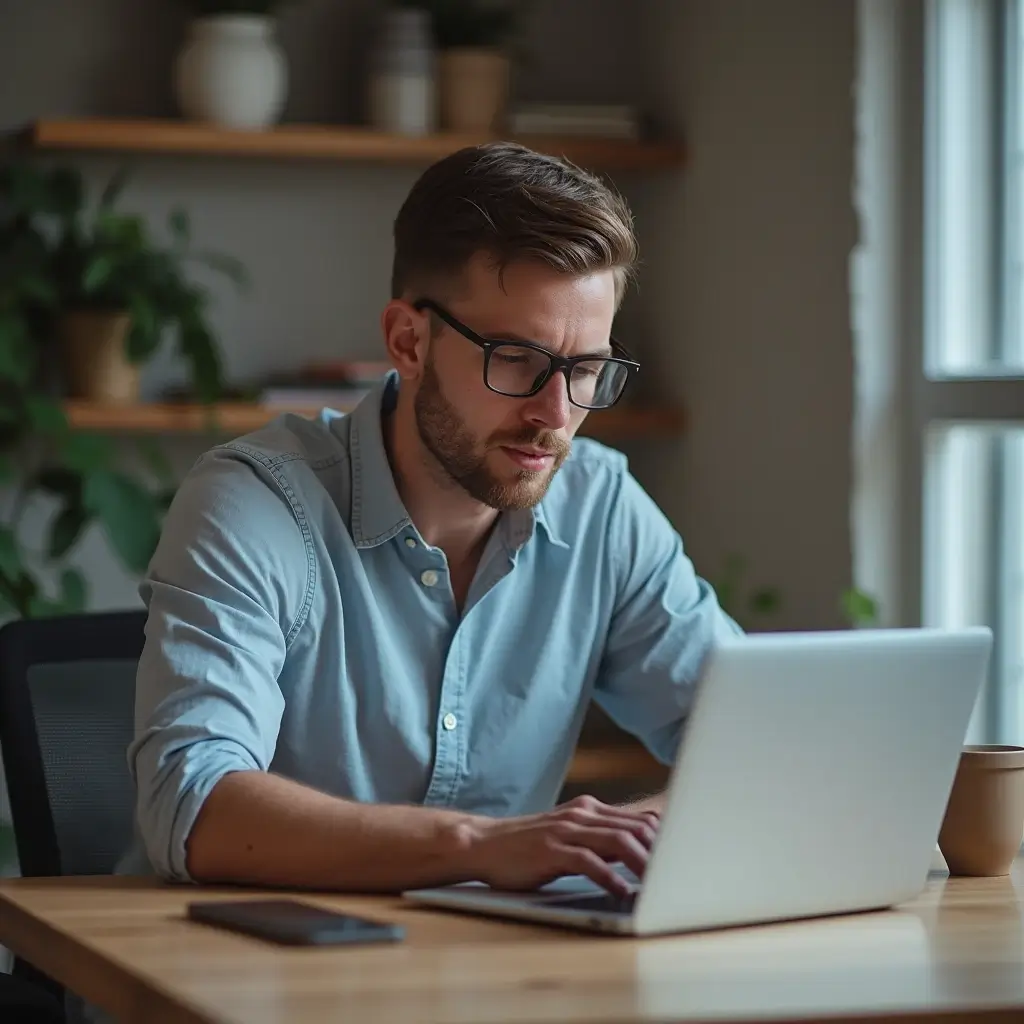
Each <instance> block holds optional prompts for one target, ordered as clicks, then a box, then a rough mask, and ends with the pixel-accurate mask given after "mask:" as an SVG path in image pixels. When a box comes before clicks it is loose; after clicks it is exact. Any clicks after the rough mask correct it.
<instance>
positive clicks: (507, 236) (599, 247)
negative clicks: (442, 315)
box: [391, 142, 637, 302]
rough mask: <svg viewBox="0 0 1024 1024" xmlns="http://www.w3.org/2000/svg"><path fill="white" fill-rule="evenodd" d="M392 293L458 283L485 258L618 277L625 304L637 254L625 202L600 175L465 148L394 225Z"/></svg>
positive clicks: (491, 147) (520, 152)
mask: <svg viewBox="0 0 1024 1024" xmlns="http://www.w3.org/2000/svg"><path fill="white" fill-rule="evenodd" d="M394 240H395V257H394V266H393V271H392V277H391V294H392V297H394V298H400V297H401V296H402V295H404V294H406V292H409V291H416V290H419V289H423V288H425V287H428V286H431V285H433V286H436V285H437V283H438V282H439V280H440V281H442V282H443V281H444V279H445V278H448V279H454V278H456V277H457V276H458V274H459V273H460V272H461V271H462V270H463V269H464V268H465V267H466V265H467V264H468V263H469V261H470V260H471V259H472V258H473V257H474V256H476V255H477V254H478V253H486V254H487V255H488V256H490V257H491V258H492V259H493V261H494V264H495V266H496V268H497V269H498V272H499V274H501V273H502V272H503V271H504V269H505V268H506V267H507V266H509V265H510V264H512V263H518V262H529V261H536V262H541V263H546V264H547V265H548V266H551V267H553V268H555V269H556V270H559V271H562V272H564V273H566V274H574V275H582V274H590V273H594V272H596V271H599V270H612V271H614V272H615V284H616V289H615V290H616V299H617V301H618V302H621V300H622V296H623V294H624V293H625V290H626V285H627V283H628V281H629V279H630V277H631V276H632V274H633V272H634V268H635V263H636V258H637V244H636V237H635V236H634V234H633V218H632V215H631V213H630V211H629V207H628V206H627V204H626V201H625V200H624V199H623V198H622V196H620V195H619V194H618V193H617V192H615V191H614V190H613V189H612V188H610V187H609V186H607V185H606V184H605V183H604V182H603V181H602V180H601V179H600V178H598V177H596V176H595V175H593V174H589V173H588V172H586V171H583V170H581V169H580V168H578V167H576V166H574V165H573V164H571V163H569V162H567V161H565V160H560V159H557V158H555V157H551V156H545V155H543V154H541V153H536V152H534V151H533V150H531V149H527V148H526V147H525V146H520V145H516V144H515V143H510V142H494V143H487V144H485V145H481V146H472V147H469V148H468V149H462V150H459V151H458V152H456V153H453V154H451V155H450V156H447V157H445V158H444V159H442V160H439V161H438V162H437V163H435V164H433V165H432V166H431V167H429V168H427V170H426V171H425V172H424V173H423V175H422V176H421V177H420V178H419V180H418V181H417V182H416V184H415V185H414V186H413V188H412V190H411V191H410V193H409V195H408V197H407V198H406V200H405V202H404V203H403V204H402V208H401V209H400V210H399V212H398V216H397V218H396V219H395V227H394Z"/></svg>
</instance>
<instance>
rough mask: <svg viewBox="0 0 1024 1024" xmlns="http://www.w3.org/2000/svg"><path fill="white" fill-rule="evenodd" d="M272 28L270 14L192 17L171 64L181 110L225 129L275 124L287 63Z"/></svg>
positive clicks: (274, 25)
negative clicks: (174, 63) (182, 45)
mask: <svg viewBox="0 0 1024 1024" xmlns="http://www.w3.org/2000/svg"><path fill="white" fill-rule="evenodd" d="M276 29H277V22H276V21H275V19H273V18H268V17H263V16H260V15H244V14H224V15H217V16H215V17H209V18H197V19H195V20H194V21H193V22H192V23H191V25H190V27H189V38H188V40H187V42H186V44H185V47H184V49H182V51H181V53H180V54H179V56H178V60H177V67H176V76H175V77H176V82H175V84H176V89H177V94H178V103H179V105H180V107H181V111H182V113H183V114H184V115H185V116H186V117H189V118H192V119H194V120H198V121H210V122H213V123H214V124H218V125H221V126H223V127H225V128H237V129H260V128H267V127H269V126H270V125H272V124H274V123H275V122H276V121H277V120H278V119H279V118H280V116H281V113H282V111H283V110H284V104H285V99H286V98H287V94H288V66H287V62H286V61H285V57H284V53H283V52H282V50H281V48H280V46H279V45H278V43H277V38H276Z"/></svg>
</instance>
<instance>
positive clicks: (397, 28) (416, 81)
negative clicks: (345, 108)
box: [368, 7, 437, 135]
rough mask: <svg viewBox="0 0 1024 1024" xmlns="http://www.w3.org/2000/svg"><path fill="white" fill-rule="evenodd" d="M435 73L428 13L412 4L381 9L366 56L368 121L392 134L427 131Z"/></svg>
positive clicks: (433, 114) (432, 119)
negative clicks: (374, 42)
mask: <svg viewBox="0 0 1024 1024" xmlns="http://www.w3.org/2000/svg"><path fill="white" fill-rule="evenodd" d="M435 73H436V72H435V57H434V41H433V36H432V34H431V31H430V14H429V12H428V11H425V10H422V9H419V8H415V7H406V8H392V9H390V10H387V11H385V13H384V15H383V17H382V20H381V24H380V32H379V35H378V38H377V45H376V46H375V47H374V50H373V54H372V56H371V61H370V81H369V90H368V91H369V121H370V125H371V126H372V127H373V128H376V129H377V130H378V131H382V132H394V133H396V134H398V135H428V134H430V133H431V132H433V131H434V130H435V127H436V122H437V90H436V85H435Z"/></svg>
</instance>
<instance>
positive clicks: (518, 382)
mask: <svg viewBox="0 0 1024 1024" xmlns="http://www.w3.org/2000/svg"><path fill="white" fill-rule="evenodd" d="M413 309H416V310H420V311H422V310H424V309H429V310H430V311H431V312H432V313H434V314H435V315H436V316H437V317H438V318H439V319H441V320H442V321H443V322H444V323H446V324H447V325H448V326H449V327H450V328H451V329H452V330H453V331H457V332H458V333H459V334H461V335H462V336H463V337H464V338H465V339H466V340H467V341H471V342H473V344H474V345H477V346H479V347H480V348H482V349H483V350H484V384H485V385H486V386H487V388H488V389H489V390H490V391H493V392H495V394H498V395H505V396H506V397H508V398H529V396H530V395H535V394H537V392H538V391H540V389H541V388H542V387H544V385H545V384H547V382H548V381H549V380H551V378H552V376H554V374H556V373H561V374H562V375H563V376H564V377H565V382H566V386H567V388H568V392H569V401H570V402H572V404H573V405H575V406H578V407H579V408H580V409H607V408H609V407H610V406H613V405H614V404H615V403H616V402H617V401H618V400H619V399H620V398H621V397H622V393H623V391H625V389H626V384H627V383H628V381H629V378H630V377H631V376H632V375H633V374H634V373H636V371H637V370H639V369H640V364H639V363H637V362H634V361H633V360H632V359H631V358H630V357H629V353H628V352H627V351H626V350H625V348H623V346H622V345H620V344H619V342H617V341H616V340H615V339H614V338H613V339H612V352H613V353H615V352H616V351H618V352H619V353H621V354H620V355H611V356H573V357H572V358H570V359H564V358H562V357H561V356H556V355H554V354H552V353H551V352H549V351H548V350H547V349H546V348H543V347H542V346H540V345H535V344H534V343H533V342H530V341H500V340H497V339H489V338H483V337H481V336H480V335H479V334H477V333H476V331H473V330H470V328H468V327H467V326H466V325H465V324H464V323H461V322H460V321H459V320H456V319H455V317H453V316H452V315H451V313H449V312H448V310H446V309H444V308H443V307H442V306H439V305H438V304H437V303H436V302H434V301H433V300H432V299H418V300H417V301H416V302H414V303H413Z"/></svg>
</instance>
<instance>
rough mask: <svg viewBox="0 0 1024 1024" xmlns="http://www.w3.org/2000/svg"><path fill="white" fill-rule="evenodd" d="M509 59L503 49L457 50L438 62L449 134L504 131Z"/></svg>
mask: <svg viewBox="0 0 1024 1024" xmlns="http://www.w3.org/2000/svg"><path fill="white" fill-rule="evenodd" d="M508 78H509V60H508V57H507V56H505V54H504V53H502V52H501V51H500V50H487V49H474V48H470V47H466V48H461V47H455V48H453V49H451V50H445V51H443V52H442V53H441V55H440V58H439V60H438V81H439V90H438V91H439V97H440V107H441V127H442V128H443V129H444V130H445V131H449V132H467V133H491V132H497V131H500V130H501V127H502V122H503V120H504V117H505V106H506V103H507V100H508Z"/></svg>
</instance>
